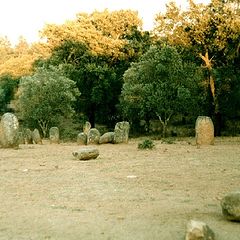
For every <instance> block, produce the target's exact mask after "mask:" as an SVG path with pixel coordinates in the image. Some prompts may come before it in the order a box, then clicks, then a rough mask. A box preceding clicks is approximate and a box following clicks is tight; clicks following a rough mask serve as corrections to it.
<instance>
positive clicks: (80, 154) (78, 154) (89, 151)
mask: <svg viewBox="0 0 240 240" xmlns="http://www.w3.org/2000/svg"><path fill="white" fill-rule="evenodd" d="M72 154H73V156H74V157H75V158H76V159H77V160H90V159H96V158H97V157H98V156H99V151H98V149H96V148H82V149H80V150H79V151H75V152H73V153H72Z"/></svg>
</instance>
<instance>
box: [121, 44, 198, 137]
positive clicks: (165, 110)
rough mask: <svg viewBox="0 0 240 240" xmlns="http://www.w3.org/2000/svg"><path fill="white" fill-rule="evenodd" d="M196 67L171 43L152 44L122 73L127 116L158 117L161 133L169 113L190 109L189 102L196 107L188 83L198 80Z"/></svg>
mask: <svg viewBox="0 0 240 240" xmlns="http://www.w3.org/2000/svg"><path fill="white" fill-rule="evenodd" d="M190 65H191V66H190ZM197 70H198V69H197V67H196V66H194V65H193V64H191V63H188V65H185V64H184V63H183V61H182V59H181V56H180V54H179V53H178V52H177V51H176V49H175V48H174V47H169V46H163V47H160V46H158V47H157V46H156V47H152V48H151V49H150V50H149V51H148V52H147V53H146V54H144V55H143V57H142V58H141V60H140V61H139V62H137V63H133V64H132V66H131V67H130V68H129V69H128V70H127V71H126V72H125V74H124V85H123V90H122V108H123V111H124V112H125V115H126V116H127V117H128V118H129V119H131V120H134V118H135V117H137V118H138V121H139V120H140V119H147V118H148V119H151V118H155V117H158V118H159V120H160V122H161V124H162V126H163V135H164V136H165V135H166V127H167V124H168V122H169V120H170V119H171V117H172V116H173V115H176V114H177V113H180V114H184V113H186V112H187V113H190V112H191V110H192V109H193V104H195V106H194V108H195V110H196V108H197V101H196V98H197V97H196V96H194V94H195V93H196V91H195V92H193V91H191V90H192V89H191V87H190V85H191V84H196V81H197V80H198V76H199V72H197ZM197 73H198V74H197ZM190 82H191V83H190Z"/></svg>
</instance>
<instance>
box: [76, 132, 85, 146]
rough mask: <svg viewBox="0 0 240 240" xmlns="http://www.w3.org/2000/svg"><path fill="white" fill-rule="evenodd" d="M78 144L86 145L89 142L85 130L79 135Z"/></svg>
mask: <svg viewBox="0 0 240 240" xmlns="http://www.w3.org/2000/svg"><path fill="white" fill-rule="evenodd" d="M77 144H78V145H86V144H87V135H86V134H85V133H84V132H81V133H79V134H78V135H77Z"/></svg>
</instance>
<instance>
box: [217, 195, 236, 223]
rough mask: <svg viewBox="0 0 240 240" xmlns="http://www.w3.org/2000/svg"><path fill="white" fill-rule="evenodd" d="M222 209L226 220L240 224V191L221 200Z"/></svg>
mask: <svg viewBox="0 0 240 240" xmlns="http://www.w3.org/2000/svg"><path fill="white" fill-rule="evenodd" d="M221 207H222V213H223V215H224V217H226V219H228V220H230V221H238V222H240V191H238V192H232V193H229V194H227V195H226V196H225V197H224V198H223V199H222V200H221Z"/></svg>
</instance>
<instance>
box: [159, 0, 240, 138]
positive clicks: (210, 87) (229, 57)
mask: <svg viewBox="0 0 240 240" xmlns="http://www.w3.org/2000/svg"><path fill="white" fill-rule="evenodd" d="M232 2H233V3H232ZM238 3H239V1H222V0H212V2H211V3H210V4H209V5H203V4H195V3H194V1H193V0H189V5H190V7H189V9H188V10H186V11H181V10H180V8H178V7H177V6H176V4H174V3H170V4H169V5H167V11H166V13H164V14H159V15H157V17H156V27H155V34H156V36H157V37H158V38H160V39H164V40H165V41H167V42H168V43H170V44H172V45H175V46H184V47H186V48H190V49H191V50H192V52H193V53H194V54H195V56H196V57H198V59H200V60H202V67H203V69H204V71H205V73H206V74H205V76H206V78H205V83H207V88H206V91H207V92H210V94H211V98H212V103H211V106H210V108H209V109H212V112H211V116H213V117H214V118H215V130H216V133H217V135H220V130H221V129H220V125H221V124H220V122H219V116H221V113H222V112H223V108H222V107H223V106H222V105H221V103H222V99H220V98H221V96H223V92H224V91H225V90H228V89H229V88H230V87H231V85H232V83H231V81H228V80H227V79H228V78H226V75H225V74H224V77H223V78H221V77H220V75H219V73H220V72H223V71H222V70H223V69H225V70H227V69H233V68H232V65H234V66H235V68H239V67H238V66H239V64H236V60H237V59H239V55H240V44H239V37H240V19H239V5H238ZM197 61H199V60H197ZM237 61H238V60H237ZM232 73H233V72H232V71H229V74H232ZM236 73H237V72H235V74H236ZM229 77H230V78H231V76H230V75H229ZM233 79H234V77H233ZM227 84H228V87H227V88H226V85H227Z"/></svg>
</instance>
